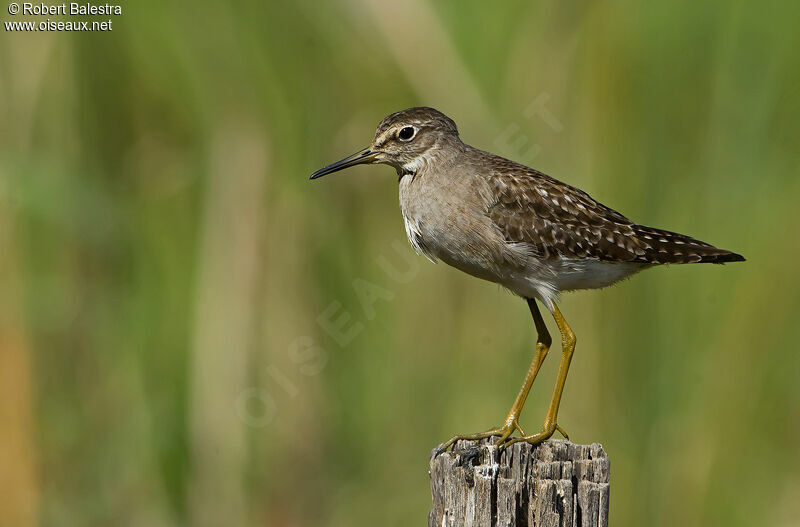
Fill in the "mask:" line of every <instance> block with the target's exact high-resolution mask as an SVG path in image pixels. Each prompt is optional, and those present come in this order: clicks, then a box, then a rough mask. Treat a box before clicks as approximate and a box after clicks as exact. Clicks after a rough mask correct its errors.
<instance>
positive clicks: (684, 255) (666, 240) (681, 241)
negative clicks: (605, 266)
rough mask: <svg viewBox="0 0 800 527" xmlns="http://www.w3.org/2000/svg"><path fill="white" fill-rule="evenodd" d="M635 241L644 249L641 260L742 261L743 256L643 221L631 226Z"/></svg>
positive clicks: (662, 262)
mask: <svg viewBox="0 0 800 527" xmlns="http://www.w3.org/2000/svg"><path fill="white" fill-rule="evenodd" d="M633 230H634V233H635V234H634V235H635V236H636V242H637V243H638V244H639V246H640V247H641V248H642V249H644V253H645V254H644V256H642V260H643V261H646V262H648V263H656V264H670V263H715V264H722V263H725V262H743V261H745V259H744V256H742V255H741V254H736V253H735V252H732V251H727V250H725V249H717V248H716V247H714V246H713V245H711V244H709V243H706V242H702V241H700V240H696V239H694V238H692V237H690V236H686V235H685V234H679V233H677V232H671V231H665V230H663V229H656V228H653V227H647V226H644V225H634V226H633Z"/></svg>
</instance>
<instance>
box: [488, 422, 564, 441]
mask: <svg viewBox="0 0 800 527" xmlns="http://www.w3.org/2000/svg"><path fill="white" fill-rule="evenodd" d="M556 430H557V431H558V432H559V433H560V434H561V435H562V436H564V439H566V440H567V441H569V436H568V435H567V432H565V431H564V429H563V428H561V427H560V426H559V425H558V424H556V423H547V422H546V423H545V424H544V426H543V427H542V430H541V431H540V432H539V433H536V434H533V435H529V436H526V435H525V434H522V437H513V438H511V439H509V440H508V441H506V442H505V443H504V444H503V447H508V446H511V445H513V444H514V443H523V442H524V443H528V444H531V445H538V444H539V443H543V442H545V441H547V440H548V439H550V437H552V435H553V434H554V433H555V432H556Z"/></svg>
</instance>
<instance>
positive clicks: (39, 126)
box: [0, 0, 800, 526]
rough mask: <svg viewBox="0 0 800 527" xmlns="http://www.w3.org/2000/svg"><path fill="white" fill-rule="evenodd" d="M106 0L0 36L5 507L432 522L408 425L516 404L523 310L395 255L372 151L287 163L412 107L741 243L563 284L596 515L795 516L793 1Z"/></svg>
mask: <svg viewBox="0 0 800 527" xmlns="http://www.w3.org/2000/svg"><path fill="white" fill-rule="evenodd" d="M123 8H124V13H123V15H122V16H118V17H115V18H114V21H113V31H111V32H108V33H24V34H23V33H11V32H7V31H3V32H2V34H1V35H0V495H2V499H0V503H1V504H0V524H2V525H4V526H5V525H9V526H30V525H48V526H49V525H58V526H94V525H98V526H100V525H137V526H138V525H149V526H168V525H198V526H205V525H208V526H211V525H268V526H273V525H275V526H307V525H308V526H310V525H331V526H349V525H422V524H425V522H426V514H427V510H428V507H429V505H430V494H429V487H428V476H427V459H428V453H429V450H430V449H431V448H432V447H433V446H435V445H436V444H438V443H439V442H441V441H443V440H445V439H447V438H448V437H449V436H450V435H452V434H454V433H458V432H463V433H466V432H473V431H476V430H479V429H484V428H487V427H489V426H491V425H496V424H499V422H500V421H501V419H502V418H504V416H505V414H506V411H507V410H508V407H509V406H510V404H511V402H512V400H513V398H514V396H515V394H516V391H517V389H518V387H519V384H520V383H521V381H522V377H523V374H524V372H525V370H526V368H527V366H528V363H529V361H530V358H531V355H532V351H533V348H534V338H535V336H534V328H533V324H532V323H531V320H530V316H529V314H528V310H527V308H526V306H525V304H524V302H523V301H522V300H519V299H516V298H514V297H513V296H511V295H510V294H507V293H504V292H502V291H501V290H500V289H499V288H498V287H497V286H495V285H493V284H489V283H484V282H481V281H478V280H475V279H474V278H471V277H468V276H466V275H463V274H461V273H459V272H458V271H456V270H453V269H450V268H448V267H447V266H445V265H444V264H439V265H432V264H430V263H428V262H427V261H425V260H424V259H423V258H421V257H417V256H415V255H414V254H413V252H412V249H411V248H410V246H409V244H408V243H407V241H406V240H405V233H404V229H403V224H402V220H401V217H400V213H399V210H398V206H397V184H396V176H395V174H394V172H393V170H391V169H390V168H387V167H379V166H378V167H360V168H355V169H351V170H349V171H348V172H346V173H341V174H337V175H335V176H329V177H328V178H325V179H323V180H320V181H318V182H314V183H313V184H312V183H310V182H309V181H308V180H307V178H308V175H309V174H310V173H311V172H312V171H313V170H315V169H317V168H319V167H321V166H323V165H325V164H327V163H329V162H332V161H334V160H337V159H339V158H341V157H343V156H344V155H346V154H349V153H351V152H353V151H355V150H357V149H359V148H362V147H363V146H366V145H367V144H368V141H369V140H370V139H371V137H372V134H373V131H374V129H375V126H376V125H377V123H378V122H379V121H380V119H382V118H383V117H384V116H385V115H386V114H388V113H391V112H393V111H396V110H399V109H402V108H405V107H409V106H414V105H429V106H434V107H436V108H438V109H440V110H442V111H444V112H445V113H447V114H448V115H450V116H451V117H453V118H454V119H455V120H456V122H457V123H458V124H459V127H460V130H461V135H462V138H463V139H464V140H465V141H466V142H468V143H471V144H473V145H475V146H478V147H481V148H484V149H487V150H492V151H495V152H497V153H500V154H503V155H505V156H507V157H511V158H512V159H515V160H518V161H522V162H525V163H528V164H531V165H533V166H535V167H537V168H538V169H540V170H543V171H544V172H547V173H549V174H551V175H553V176H555V177H557V178H559V179H562V180H564V181H566V182H568V183H570V184H573V185H576V186H579V187H581V188H583V189H585V190H586V191H588V192H589V193H590V194H592V195H593V196H594V197H595V198H597V199H599V200H600V201H602V202H604V203H606V204H608V205H609V206H611V207H614V208H617V209H619V210H621V211H622V212H623V213H625V214H626V215H628V216H629V217H631V218H633V219H635V220H637V221H639V222H641V223H645V224H650V225H653V226H657V227H662V228H668V229H670V230H676V231H680V232H686V233H688V234H691V235H694V236H696V237H698V238H700V239H703V240H706V241H709V242H711V243H714V244H716V245H718V246H721V247H724V248H727V249H732V250H735V251H737V252H740V253H742V254H744V255H745V256H746V257H747V258H748V261H747V262H746V263H744V264H735V265H726V266H724V267H721V266H711V265H698V266H675V267H672V268H669V269H657V270H652V271H648V272H646V273H643V274H642V275H639V276H637V277H635V278H634V279H632V280H630V281H626V282H624V283H622V284H620V285H618V286H616V287H614V288H612V289H609V290H605V291H600V292H582V293H575V294H570V295H567V296H566V297H565V298H564V299H563V302H562V304H561V307H562V311H563V313H564V314H565V316H566V317H567V319H568V320H569V321H570V322H571V324H572V327H573V329H574V330H575V332H576V334H577V336H578V348H577V351H576V354H575V360H574V361H573V367H572V370H571V373H570V378H569V381H568V383H567V390H566V392H565V398H564V401H563V404H562V410H561V416H560V423H561V424H562V425H563V426H564V427H565V428H566V429H567V430H568V431H569V432H570V434H571V436H572V439H573V440H574V441H576V442H580V443H590V442H595V441H596V442H600V443H602V444H603V445H604V447H605V448H606V450H607V452H608V453H609V456H610V457H611V462H612V501H611V523H612V525H615V526H634V525H651V526H667V525H683V526H700V525H703V526H705V525H728V526H732V525H773V526H789V525H800V500H798V496H800V383H799V381H800V353H798V351H799V350H800V338H798V317H797V314H798V311H799V310H800V275H799V274H798V268H797V262H798V260H800V243H798V228H799V227H800V211H798V208H797V201H798V198H800V178H798V169H799V168H800V156H798V144H800V96H799V95H798V92H799V91H800V90H799V88H800V53H798V49H800V37H799V36H798V32H797V20H798V16H799V15H800V8H798V7H797V6H796V4H793V3H789V2H783V3H779V2H760V3H758V4H756V3H752V2H743V1H733V2H731V1H723V0H718V1H714V2H703V3H698V2H691V1H688V0H684V1H678V2H667V3H657V4H652V3H650V4H648V5H646V6H645V5H644V4H641V3H640V2H636V1H634V0H620V1H608V2H580V1H576V2H558V1H556V0H550V1H545V2H522V1H516V2H510V3H508V4H506V5H504V6H502V7H494V8H491V9H488V8H487V7H486V4H485V2H481V1H478V0H467V1H464V0H462V1H456V0H448V1H442V2H426V1H424V0H411V1H406V2H379V1H378V0H345V1H339V2H332V3H321V2H319V3H318V2H309V1H301V2H294V3H289V2H256V1H245V2H238V3H223V2H207V1H192V2H188V1H180V0H179V1H174V2H157V1H153V0H140V1H137V2H131V3H129V4H126V5H124V6H123ZM1 18H2V19H3V20H4V21H8V20H12V19H13V20H19V19H25V18H23V17H16V18H13V17H11V16H9V15H8V14H7V13H6V7H5V5H4V6H3V14H2V17H1ZM55 18H58V17H55ZM27 19H31V18H30V17H29V18H27ZM33 20H40V19H38V18H33ZM365 290H369V291H370V292H371V293H372V294H373V295H375V298H374V299H373V300H371V301H368V302H366V303H365V301H364V299H363V293H364V291H365ZM548 324H550V327H551V330H554V326H553V324H552V321H550V320H548ZM557 359H558V351H557V348H556V351H555V355H552V356H551V357H550V359H549V360H548V361H547V362H546V363H545V366H544V368H543V372H542V374H541V375H540V377H539V379H538V380H537V384H536V385H535V386H534V390H533V392H532V396H531V398H530V399H529V402H528V404H527V406H526V409H525V412H524V413H523V418H522V425H523V427H525V428H527V429H532V430H533V429H536V428H537V427H538V426H539V424H540V422H541V420H542V418H543V416H544V412H545V408H546V404H547V401H548V398H549V395H550V392H551V389H552V382H553V379H554V376H555V369H556V364H557Z"/></svg>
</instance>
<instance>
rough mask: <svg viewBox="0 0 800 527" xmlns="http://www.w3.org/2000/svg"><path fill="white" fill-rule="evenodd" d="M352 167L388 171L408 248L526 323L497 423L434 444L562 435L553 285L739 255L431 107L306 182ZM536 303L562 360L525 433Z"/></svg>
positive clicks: (608, 280) (595, 284)
mask: <svg viewBox="0 0 800 527" xmlns="http://www.w3.org/2000/svg"><path fill="white" fill-rule="evenodd" d="M363 164H384V165H389V166H391V167H393V168H394V169H395V171H396V173H397V178H398V184H399V195H400V211H401V213H402V216H403V221H404V223H405V230H406V234H407V236H408V240H409V242H410V243H411V246H412V247H413V248H414V250H415V251H416V252H417V253H419V254H421V255H424V256H426V257H427V258H428V259H430V260H431V261H433V262H436V261H442V262H444V263H446V264H448V265H451V266H453V267H455V268H456V269H459V270H461V271H463V272H465V273H467V274H469V275H472V276H474V277H477V278H480V279H483V280H488V281H490V282H494V283H497V284H500V285H501V286H503V287H505V288H506V289H508V290H510V291H511V292H512V293H514V294H515V295H517V296H519V297H521V298H523V299H524V300H525V301H526V302H527V304H528V308H529V310H530V313H531V316H532V318H533V322H534V326H535V329H536V332H537V339H536V349H535V352H534V354H533V359H532V361H531V364H530V367H529V368H528V371H527V373H526V374H525V378H524V381H523V384H522V387H521V388H520V390H519V392H518V394H517V397H516V399H515V400H514V402H513V404H512V406H511V409H510V410H509V412H508V414H507V416H506V418H505V420H504V421H503V424H501V425H499V426H496V427H493V428H490V429H488V430H485V431H482V432H478V433H474V434H460V435H456V436H454V437H452V438H451V439H450V440H449V441H446V442H444V443H442V444H441V445H439V447H438V448H437V450H436V452H439V453H440V452H443V451H446V450H447V449H448V448H450V447H451V446H453V445H454V444H455V443H456V442H457V441H458V440H462V439H466V440H480V439H486V438H492V437H494V436H496V437H497V440H496V441H495V443H494V444H495V445H498V446H502V447H507V446H510V445H512V444H514V443H516V442H527V443H530V444H532V445H536V444H538V443H541V442H543V441H546V440H547V439H549V438H550V437H552V435H553V434H554V433H555V432H556V431H558V432H559V433H561V434H562V435H563V436H564V437H565V438H567V439H568V438H569V436H568V435H567V433H566V432H565V431H564V429H563V428H562V427H561V426H560V425H559V423H558V409H559V405H560V403H561V398H562V394H563V391H564V384H565V381H566V378H567V373H568V371H569V366H570V363H571V361H572V356H573V353H574V350H575V343H576V337H575V333H574V332H573V331H572V329H571V328H570V326H569V325H568V324H567V321H566V319H565V318H564V316H563V315H562V313H561V311H560V310H559V308H558V305H557V302H558V301H559V298H560V294H561V293H562V292H567V291H575V290H582V289H600V288H604V287H608V286H610V285H613V284H615V283H617V282H619V281H620V280H623V279H626V278H628V277H630V276H632V275H634V274H636V273H638V272H639V271H642V270H644V269H648V268H650V267H655V266H659V265H667V264H688V263H714V264H723V263H727V262H740V261H744V260H745V259H744V257H743V256H741V255H740V254H737V253H735V252H732V251H728V250H724V249H718V248H716V247H714V246H713V245H711V244H709V243H706V242H702V241H700V240H697V239H695V238H692V237H690V236H687V235H684V234H679V233H676V232H671V231H667V230H663V229H657V228H654V227H647V226H645V225H641V224H638V223H635V222H633V221H631V220H629V219H628V218H627V217H625V216H624V215H622V214H621V213H619V212H617V211H615V210H613V209H611V208H609V207H607V206H605V205H603V204H601V203H600V202H598V201H596V200H595V199H593V198H592V197H590V196H589V194H587V193H586V192H584V191H582V190H580V189H578V188H576V187H573V186H570V185H568V184H566V183H563V182H561V181H559V180H557V179H555V178H552V177H550V176H548V175H546V174H544V173H542V172H540V171H538V170H535V169H533V168H530V167H528V166H525V165H522V164H520V163H516V162H514V161H511V160H509V159H505V158H503V157H500V156H498V155H495V154H492V153H489V152H486V151H483V150H480V149H478V148H475V147H472V146H470V145H468V144H466V143H464V142H463V141H462V140H461V139H460V137H459V132H458V128H457V126H456V123H455V122H454V121H453V120H452V119H450V118H449V117H447V116H446V115H445V114H443V113H442V112H440V111H438V110H436V109H434V108H430V107H414V108H408V109H405V110H401V111H399V112H395V113H392V114H391V115H389V116H387V117H386V118H384V119H383V120H382V121H381V122H380V124H379V125H378V128H377V130H376V131H375V136H374V138H373V139H372V142H371V143H370V145H369V146H368V147H367V148H364V149H363V150H359V151H358V152H356V153H354V154H352V155H350V156H348V157H345V158H344V159H342V160H340V161H337V162H335V163H333V164H330V165H328V166H326V167H324V168H321V169H320V170H317V171H316V172H314V173H313V174H311V177H310V179H312V180H314V179H317V178H320V177H322V176H325V175H327V174H331V173H333V172H337V171H340V170H343V169H345V168H348V167H352V166H356V165H363ZM537 302H539V303H541V304H542V305H543V306H544V307H545V308H546V309H547V310H548V311H549V312H550V314H551V315H552V317H553V319H554V320H555V323H556V325H557V327H558V330H559V332H560V334H561V335H560V336H561V359H560V362H559V366H558V372H557V374H556V381H555V386H554V388H553V394H552V397H551V399H550V404H549V406H548V408H547V413H546V415H545V418H544V422H543V424H542V427H541V429H540V430H539V431H538V432H536V433H534V434H531V435H526V433H525V432H524V431H523V429H522V427H521V426H520V424H519V416H520V413H521V411H522V408H523V405H524V404H525V400H526V399H527V397H528V393H529V392H530V390H531V386H532V385H533V383H534V381H535V379H536V376H537V374H538V373H539V369H540V367H541V365H542V363H543V361H544V359H545V357H546V356H547V353H548V351H549V349H550V346H551V344H552V337H551V336H550V334H549V332H548V330H547V327H546V325H545V322H544V319H543V318H542V314H541V311H540V310H539V307H538V304H537ZM516 432H519V434H520V435H519V436H518V437H514V436H513V434H515V433H516ZM489 440H490V441H491V439H489Z"/></svg>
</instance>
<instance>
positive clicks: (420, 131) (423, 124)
mask: <svg viewBox="0 0 800 527" xmlns="http://www.w3.org/2000/svg"><path fill="white" fill-rule="evenodd" d="M448 143H460V139H459V138H458V129H457V128H456V123H454V122H453V120H452V119H450V118H449V117H447V116H446V115H445V114H443V113H442V112H440V111H438V110H434V109H433V108H427V107H424V106H423V107H417V108H409V109H407V110H402V111H399V112H396V113H393V114H391V115H389V116H387V117H386V118H385V119H384V120H383V121H381V122H380V124H379V125H378V129H377V130H376V131H375V138H374V139H373V140H372V143H371V144H370V145H369V146H368V147H367V148H365V149H363V150H359V151H358V152H356V153H355V154H353V155H351V156H348V157H346V158H344V159H342V160H340V161H337V162H336V163H333V164H331V165H328V166H326V167H325V168H321V169H319V170H317V171H316V172H314V173H313V174H311V179H317V178H319V177H322V176H324V175H326V174H330V173H332V172H337V171H339V170H342V169H345V168H348V167H352V166H355V165H363V164H375V163H380V164H384V165H391V166H393V167H394V168H395V169H396V170H397V172H398V174H402V173H409V172H410V173H415V172H417V171H418V170H419V169H420V168H421V167H422V166H424V165H425V164H426V163H427V162H428V160H429V159H430V158H431V157H432V156H433V155H434V154H436V152H437V151H439V150H441V149H442V148H444V147H446V145H447V144H448Z"/></svg>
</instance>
